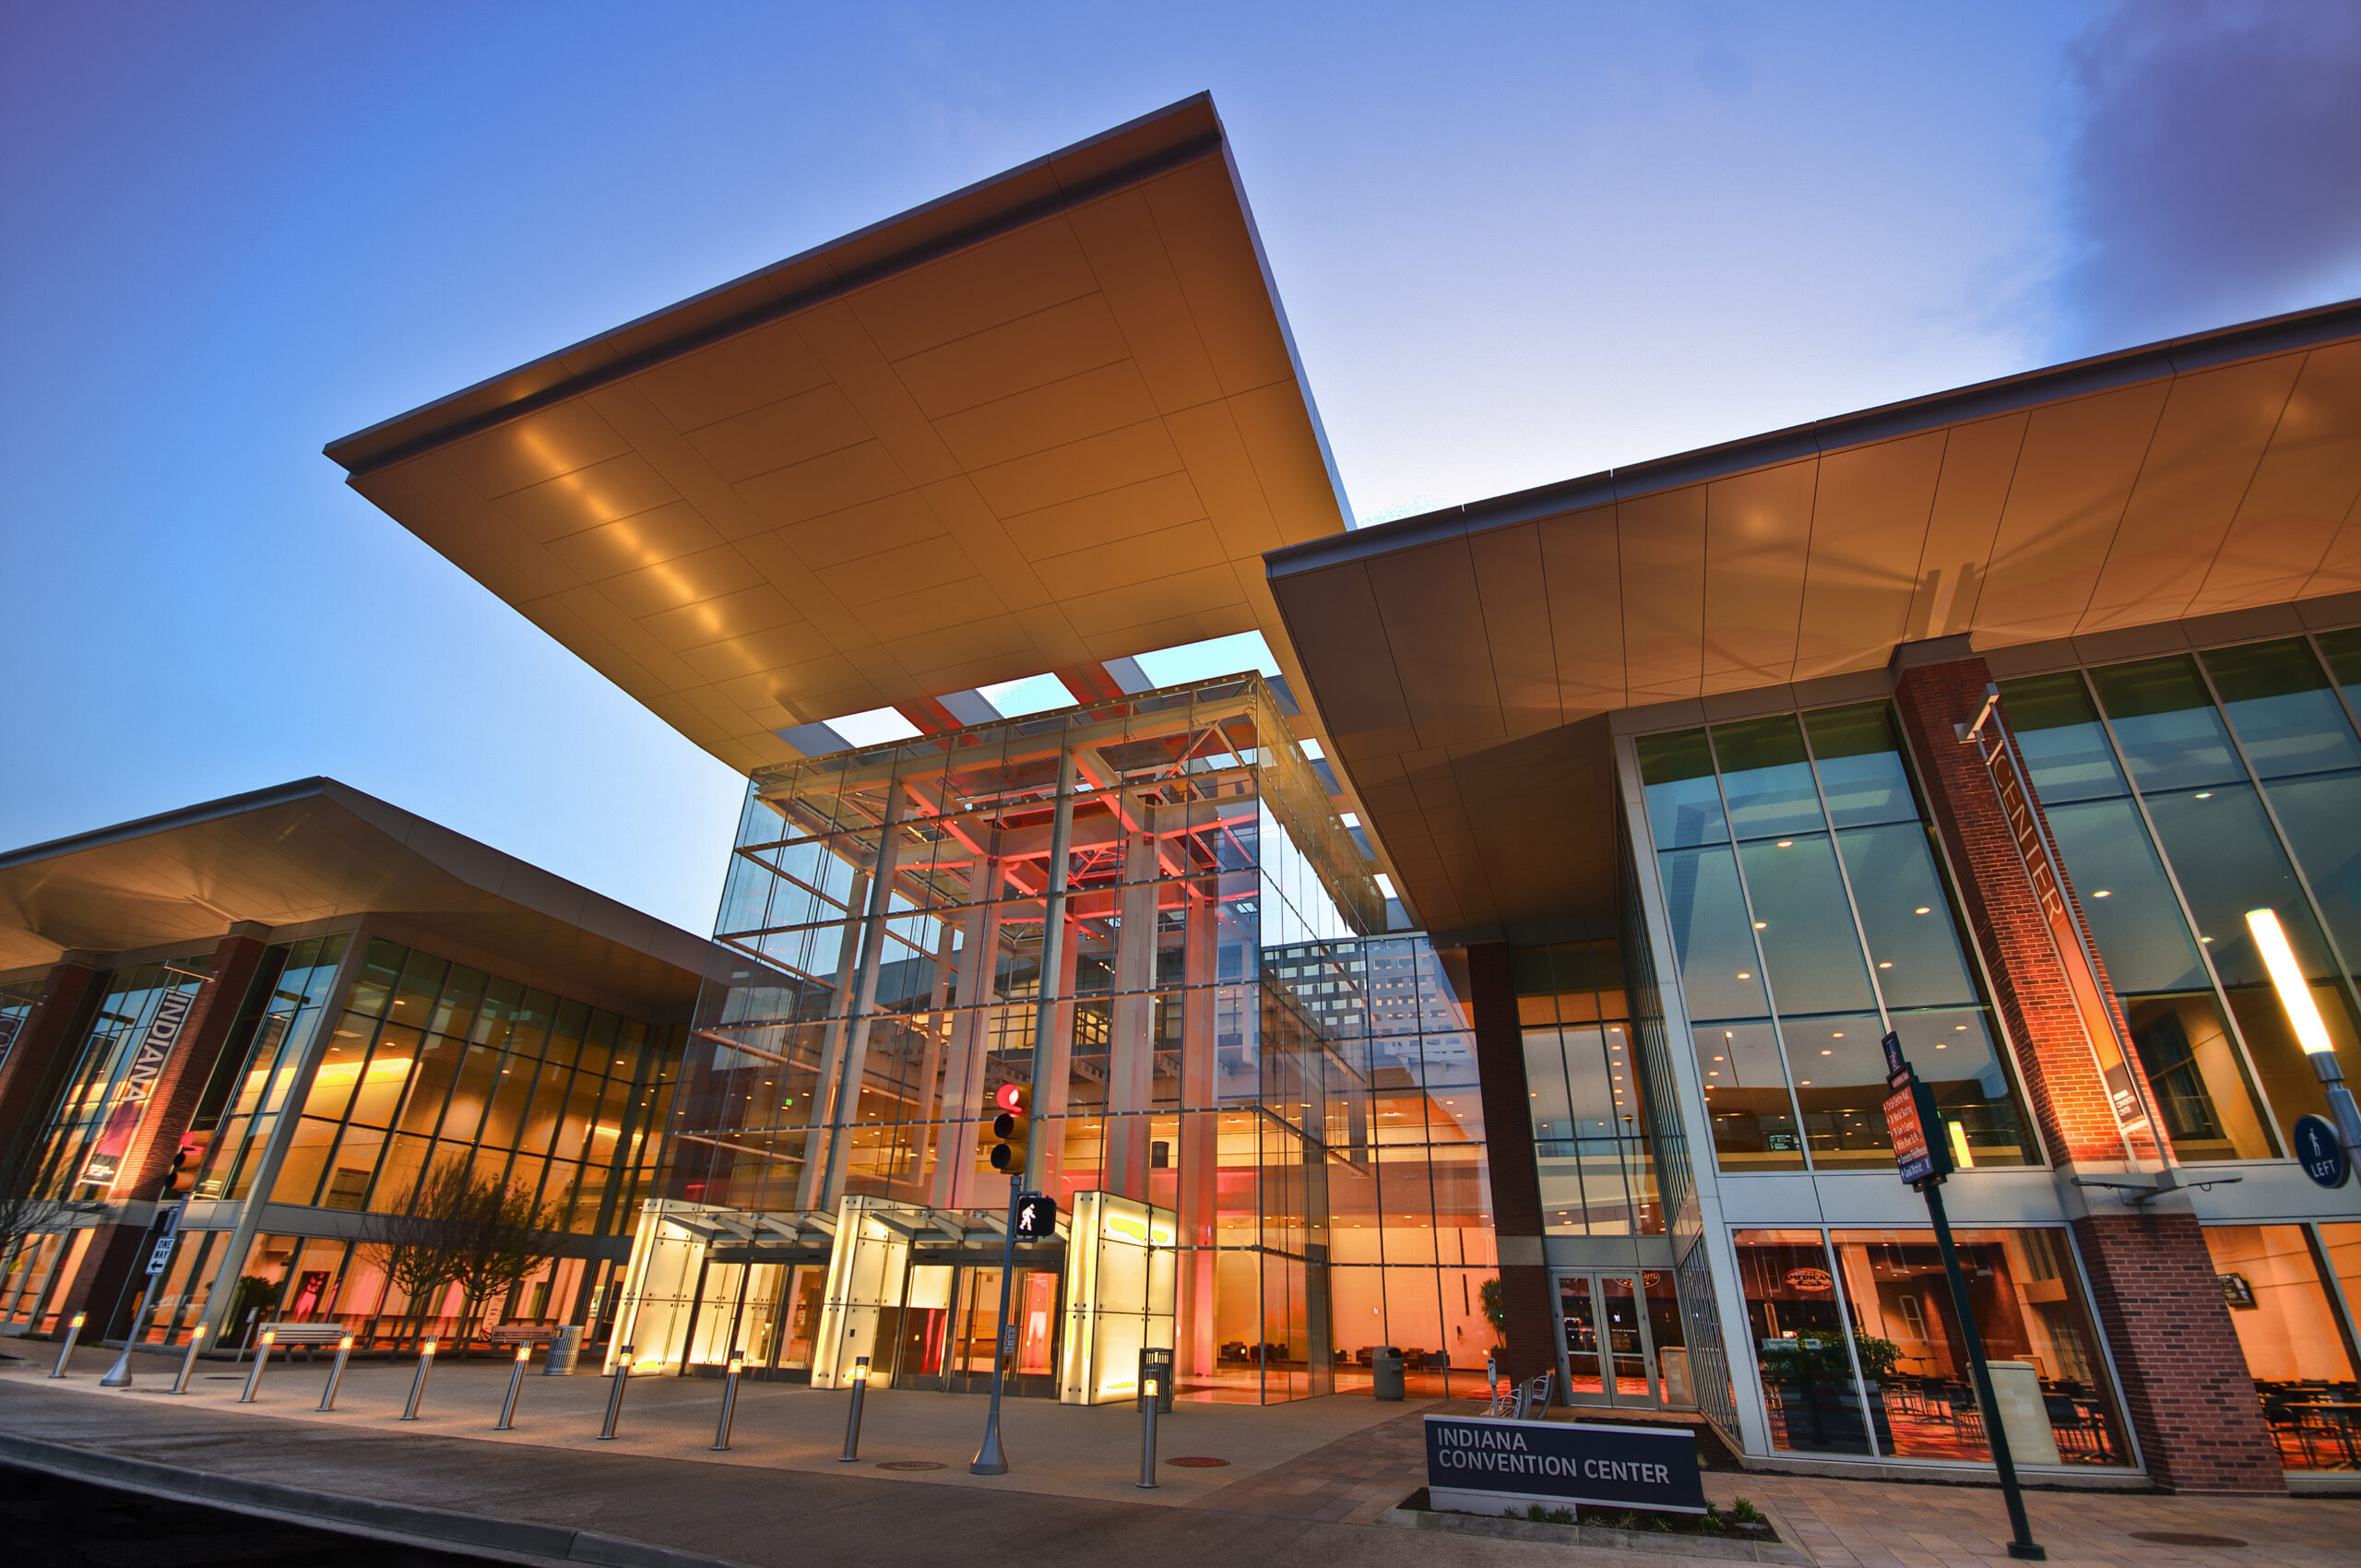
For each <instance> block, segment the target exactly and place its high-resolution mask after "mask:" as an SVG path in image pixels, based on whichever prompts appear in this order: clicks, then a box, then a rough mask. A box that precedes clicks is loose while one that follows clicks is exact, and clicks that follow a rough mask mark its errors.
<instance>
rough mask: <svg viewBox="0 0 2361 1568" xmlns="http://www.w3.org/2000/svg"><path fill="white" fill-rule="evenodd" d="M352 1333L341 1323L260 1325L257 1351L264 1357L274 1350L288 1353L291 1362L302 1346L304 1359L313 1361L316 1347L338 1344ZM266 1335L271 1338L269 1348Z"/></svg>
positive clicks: (256, 1339) (256, 1338)
mask: <svg viewBox="0 0 2361 1568" xmlns="http://www.w3.org/2000/svg"><path fill="white" fill-rule="evenodd" d="M351 1332H352V1330H350V1329H349V1328H347V1327H345V1326H344V1325H343V1324H340V1323H266V1324H257V1325H256V1326H255V1351H256V1352H257V1353H258V1354H259V1355H264V1356H267V1355H268V1354H270V1352H271V1351H272V1350H284V1351H286V1352H287V1359H288V1360H294V1359H295V1347H296V1346H298V1345H301V1346H303V1359H304V1360H306V1361H309V1360H312V1357H313V1353H314V1348H315V1347H317V1346H321V1345H336V1344H338V1343H340V1342H341V1341H342V1340H343V1338H344V1336H346V1335H348V1334H350V1333H351ZM266 1334H267V1335H269V1336H271V1339H270V1344H269V1345H268V1346H267V1347H266V1346H265V1345H264V1344H263V1341H262V1336H264V1335H266Z"/></svg>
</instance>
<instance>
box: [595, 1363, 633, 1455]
mask: <svg viewBox="0 0 2361 1568" xmlns="http://www.w3.org/2000/svg"><path fill="white" fill-rule="evenodd" d="M630 1381H631V1347H630V1346H628V1345H626V1346H624V1347H623V1348H622V1349H621V1350H619V1351H617V1352H616V1353H615V1386H614V1387H613V1388H611V1389H610V1390H609V1391H608V1393H607V1424H606V1425H605V1426H603V1427H601V1428H599V1442H601V1443H612V1442H614V1440H615V1422H616V1421H617V1420H621V1419H622V1416H623V1384H626V1383H628V1382H630Z"/></svg>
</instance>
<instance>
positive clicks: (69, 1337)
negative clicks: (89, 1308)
mask: <svg viewBox="0 0 2361 1568" xmlns="http://www.w3.org/2000/svg"><path fill="white" fill-rule="evenodd" d="M86 1315H88V1314H86V1313H75V1314H74V1316H73V1317H72V1318H71V1319H70V1320H69V1321H68V1322H67V1323H66V1324H65V1344H63V1345H60V1346H59V1347H58V1348H57V1365H56V1366H54V1367H53V1368H51V1369H50V1373H49V1375H50V1376H52V1377H64V1376H65V1358H66V1357H68V1356H70V1355H72V1354H73V1353H74V1341H76V1340H77V1339H79V1338H81V1337H82V1319H83V1318H84V1317H85V1316H86Z"/></svg>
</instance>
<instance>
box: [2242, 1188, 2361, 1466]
mask: <svg viewBox="0 0 2361 1568" xmlns="http://www.w3.org/2000/svg"><path fill="white" fill-rule="evenodd" d="M2321 1229H2322V1236H2323V1241H2325V1243H2326V1248H2325V1250H2324V1252H2325V1255H2324V1254H2323V1253H2316V1252H2315V1251H2314V1250H2313V1246H2312V1242H2311V1240H2310V1238H2309V1237H2308V1236H2307V1235H2306V1234H2305V1228H2304V1227H2303V1226H2300V1225H2209V1226H2207V1227H2206V1228H2205V1250H2206V1252H2207V1253H2210V1254H2211V1255H2212V1257H2213V1271H2214V1273H2215V1275H2216V1276H2218V1277H2220V1279H2221V1282H2222V1299H2223V1301H2225V1303H2227V1304H2228V1306H2229V1309H2230V1325H2231V1326H2232V1327H2233V1328H2235V1329H2236V1330H2237V1333H2238V1348H2240V1349H2241V1350H2243V1351H2244V1352H2245V1353H2246V1360H2247V1372H2248V1375H2249V1376H2251V1377H2252V1378H2253V1379H2254V1389H2255V1396H2256V1397H2257V1398H2258V1399H2260V1401H2261V1403H2262V1415H2263V1420H2265V1421H2266V1422H2268V1423H2269V1424H2270V1427H2271V1433H2272V1439H2273V1440H2274V1441H2275V1442H2276V1443H2277V1444H2278V1446H2279V1459H2280V1463H2281V1464H2283V1465H2284V1466H2285V1467H2287V1468H2289V1469H2291V1470H2316V1469H2352V1468H2354V1467H2355V1465H2356V1463H2361V1451H2356V1448H2355V1437H2356V1435H2361V1384H2356V1383H2355V1376H2354V1372H2355V1369H2354V1364H2353V1357H2352V1352H2351V1348H2350V1347H2349V1344H2348V1342H2347V1340H2346V1339H2345V1336H2344V1335H2343V1331H2342V1330H2341V1328H2340V1326H2339V1324H2338V1321H2337V1314H2336V1309H2335V1306H2334V1305H2333V1302H2332V1301H2331V1293H2330V1289H2329V1286H2328V1284H2327V1282H2326V1281H2325V1280H2324V1278H2323V1277H2322V1275H2323V1269H2322V1265H2323V1263H2327V1262H2331V1261H2333V1262H2335V1263H2338V1264H2341V1265H2343V1267H2344V1268H2346V1269H2350V1268H2351V1267H2352V1266H2353V1264H2354V1262H2355V1258H2354V1253H2355V1248H2356V1241H2361V1226H2356V1225H2331V1226H2324V1227H2322V1228H2321ZM2348 1299H2349V1298H2348Z"/></svg>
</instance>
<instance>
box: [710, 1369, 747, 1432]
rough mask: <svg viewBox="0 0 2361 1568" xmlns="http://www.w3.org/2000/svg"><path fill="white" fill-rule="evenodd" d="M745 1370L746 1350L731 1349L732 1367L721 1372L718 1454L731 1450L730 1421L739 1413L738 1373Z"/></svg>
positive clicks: (717, 1430)
mask: <svg viewBox="0 0 2361 1568" xmlns="http://www.w3.org/2000/svg"><path fill="white" fill-rule="evenodd" d="M745 1370H746V1356H745V1352H744V1351H742V1350H732V1351H730V1368H729V1370H728V1371H727V1372H723V1373H722V1374H721V1424H720V1425H719V1426H718V1427H716V1428H714V1430H713V1451H714V1452H715V1453H716V1454H726V1453H728V1452H729V1451H730V1419H731V1418H732V1417H734V1416H736V1415H737V1414H738V1374H739V1373H740V1372H744V1371H745Z"/></svg>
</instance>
